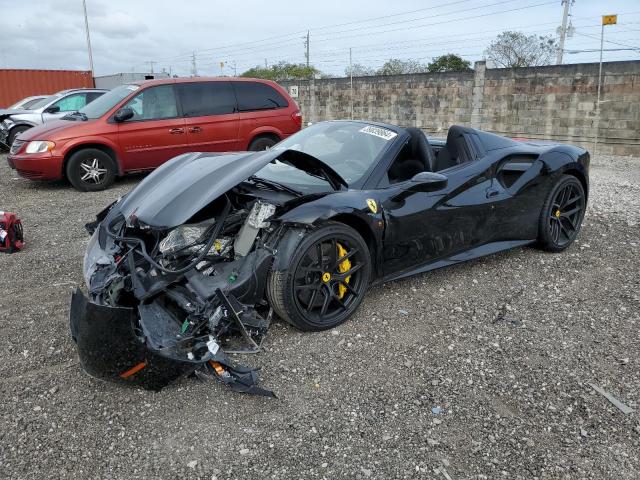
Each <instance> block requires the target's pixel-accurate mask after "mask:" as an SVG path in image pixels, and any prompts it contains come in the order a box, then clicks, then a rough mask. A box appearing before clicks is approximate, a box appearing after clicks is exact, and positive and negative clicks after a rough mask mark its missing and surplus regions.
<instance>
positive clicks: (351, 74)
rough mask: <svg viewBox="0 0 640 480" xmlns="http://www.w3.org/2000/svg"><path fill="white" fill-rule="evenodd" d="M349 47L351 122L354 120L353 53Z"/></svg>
mask: <svg viewBox="0 0 640 480" xmlns="http://www.w3.org/2000/svg"><path fill="white" fill-rule="evenodd" d="M352 50H353V49H352V48H351V47H349V90H350V93H351V109H350V110H351V120H353V52H352Z"/></svg>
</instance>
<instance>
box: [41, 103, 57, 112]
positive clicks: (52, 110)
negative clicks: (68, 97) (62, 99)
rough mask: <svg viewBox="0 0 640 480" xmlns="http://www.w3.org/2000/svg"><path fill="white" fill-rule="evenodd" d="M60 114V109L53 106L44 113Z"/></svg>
mask: <svg viewBox="0 0 640 480" xmlns="http://www.w3.org/2000/svg"><path fill="white" fill-rule="evenodd" d="M58 112H60V107H59V106H57V105H53V106H51V107H49V108H46V109H45V110H44V113H58Z"/></svg>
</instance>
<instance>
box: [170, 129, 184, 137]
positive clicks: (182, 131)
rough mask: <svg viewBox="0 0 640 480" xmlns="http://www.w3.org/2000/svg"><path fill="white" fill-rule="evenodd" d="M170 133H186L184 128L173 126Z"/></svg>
mask: <svg viewBox="0 0 640 480" xmlns="http://www.w3.org/2000/svg"><path fill="white" fill-rule="evenodd" d="M169 133H170V134H172V135H177V134H180V133H184V128H172V129H171V130H169Z"/></svg>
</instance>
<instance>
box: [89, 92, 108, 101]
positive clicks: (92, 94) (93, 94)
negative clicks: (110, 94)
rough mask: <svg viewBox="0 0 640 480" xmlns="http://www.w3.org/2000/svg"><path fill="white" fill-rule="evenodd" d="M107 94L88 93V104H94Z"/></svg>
mask: <svg viewBox="0 0 640 480" xmlns="http://www.w3.org/2000/svg"><path fill="white" fill-rule="evenodd" d="M105 93H106V92H87V103H91V102H93V101H94V100H95V99H96V98H98V97H101V96H102V95H104V94H105Z"/></svg>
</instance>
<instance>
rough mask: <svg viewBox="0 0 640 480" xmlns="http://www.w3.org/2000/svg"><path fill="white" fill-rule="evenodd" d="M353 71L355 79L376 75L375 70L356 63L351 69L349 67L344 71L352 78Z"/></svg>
mask: <svg viewBox="0 0 640 480" xmlns="http://www.w3.org/2000/svg"><path fill="white" fill-rule="evenodd" d="M351 70H353V76H354V77H368V76H370V75H375V74H376V72H375V70H374V69H373V68H370V67H365V66H364V65H361V64H359V63H354V64H353V65H352V66H351V68H350V67H347V68H345V69H344V74H345V76H347V77H349V76H351Z"/></svg>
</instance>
